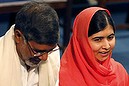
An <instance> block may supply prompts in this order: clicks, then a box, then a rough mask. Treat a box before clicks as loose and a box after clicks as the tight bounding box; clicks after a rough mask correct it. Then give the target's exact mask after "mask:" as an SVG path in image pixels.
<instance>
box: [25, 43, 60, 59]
mask: <svg viewBox="0 0 129 86" xmlns="http://www.w3.org/2000/svg"><path fill="white" fill-rule="evenodd" d="M27 45H28V47H29V49H30V50H31V51H32V52H33V53H34V57H40V56H43V55H44V54H48V55H49V54H51V53H52V52H54V51H57V50H59V48H56V49H54V48H55V47H54V48H52V49H50V50H48V51H43V52H37V51H35V50H34V49H33V48H32V47H31V45H30V44H29V42H28V41H27Z"/></svg>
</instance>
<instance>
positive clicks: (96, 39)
mask: <svg viewBox="0 0 129 86" xmlns="http://www.w3.org/2000/svg"><path fill="white" fill-rule="evenodd" d="M93 40H94V41H95V42H100V41H101V40H102V38H95V39H93Z"/></svg>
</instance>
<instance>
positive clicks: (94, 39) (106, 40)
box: [88, 25, 115, 62]
mask: <svg viewBox="0 0 129 86" xmlns="http://www.w3.org/2000/svg"><path fill="white" fill-rule="evenodd" d="M88 40H89V43H90V46H91V48H92V50H93V52H94V55H95V57H96V60H97V61H98V62H103V61H105V60H106V59H107V58H108V57H109V55H110V54H111V52H112V50H113V48H114V46H115V34H114V31H113V27H112V26H111V25H107V26H106V28H105V29H104V30H102V31H100V32H98V33H95V34H93V35H91V36H90V37H89V38H88Z"/></svg>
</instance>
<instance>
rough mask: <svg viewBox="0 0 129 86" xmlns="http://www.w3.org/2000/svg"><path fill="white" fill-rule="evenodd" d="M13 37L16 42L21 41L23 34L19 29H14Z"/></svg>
mask: <svg viewBox="0 0 129 86" xmlns="http://www.w3.org/2000/svg"><path fill="white" fill-rule="evenodd" d="M14 39H15V42H16V43H20V42H21V41H23V34H22V33H21V31H19V30H14Z"/></svg>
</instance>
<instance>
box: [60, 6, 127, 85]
mask: <svg viewBox="0 0 129 86" xmlns="http://www.w3.org/2000/svg"><path fill="white" fill-rule="evenodd" d="M114 46H115V27H114V23H113V20H112V18H111V15H110V13H109V11H108V10H107V9H104V8H100V7H90V8H87V9H85V10H83V11H82V12H80V13H79V14H78V15H77V17H76V18H75V21H74V25H73V34H72V37H71V39H70V42H69V44H68V46H67V48H66V50H65V52H64V54H63V56H62V59H61V69H60V83H59V85H60V86H128V85H129V83H128V74H127V72H126V70H125V68H124V67H123V66H122V65H121V64H120V63H118V62H116V61H115V60H114V59H113V58H111V57H112V50H113V48H114Z"/></svg>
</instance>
